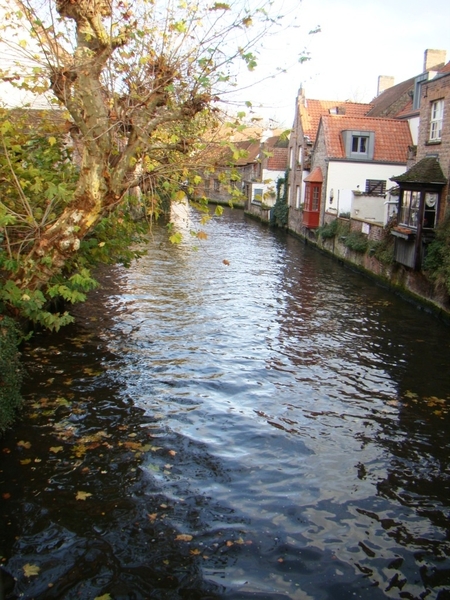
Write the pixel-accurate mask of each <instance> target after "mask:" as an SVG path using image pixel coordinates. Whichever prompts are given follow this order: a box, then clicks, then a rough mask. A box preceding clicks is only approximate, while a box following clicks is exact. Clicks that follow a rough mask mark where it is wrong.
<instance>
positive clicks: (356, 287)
mask: <svg viewBox="0 0 450 600" xmlns="http://www.w3.org/2000/svg"><path fill="white" fill-rule="evenodd" d="M200 219H201V217H200V216H198V215H197V214H196V213H195V212H193V211H189V210H187V209H182V208H181V207H180V208H178V209H177V212H176V214H175V215H174V220H175V222H176V225H177V227H178V228H179V229H180V230H182V231H183V241H182V243H181V244H180V245H177V246H174V245H172V244H170V243H169V242H168V239H167V230H166V228H165V227H164V226H163V225H155V226H154V228H153V231H152V235H151V239H150V240H149V243H148V255H147V256H145V257H144V258H143V259H142V260H140V261H139V262H138V263H136V264H134V265H133V266H132V267H131V268H130V269H128V270H126V269H122V268H112V269H110V270H108V271H106V272H105V273H104V274H103V275H102V278H101V279H102V288H101V289H99V290H97V291H96V292H95V293H93V294H92V296H91V298H90V300H89V302H88V303H87V304H86V305H85V306H83V307H81V308H80V309H78V322H77V324H76V325H74V326H70V327H68V328H67V329H66V330H65V333H64V334H63V335H61V334H60V335H48V334H39V335H36V336H35V337H34V338H33V340H32V341H31V342H30V343H29V344H28V347H27V348H26V353H25V358H24V359H25V363H26V367H27V369H28V376H27V379H26V382H25V386H24V395H25V397H26V407H25V409H24V413H23V420H22V421H21V422H20V423H19V424H18V426H17V428H16V429H14V431H12V432H9V433H8V434H7V435H5V436H4V438H3V439H2V440H1V442H0V444H1V453H0V470H1V472H0V486H1V491H0V494H1V497H0V502H1V532H0V557H1V558H0V561H1V562H0V565H1V570H2V582H3V583H2V586H3V588H0V589H2V591H0V598H8V599H9V598H26V599H52V598H55V599H59V598H63V599H70V600H72V599H80V598H81V599H85V600H93V599H101V600H108V599H115V600H119V599H137V600H141V599H146V598H151V599H161V600H177V599H189V600H208V599H217V600H218V599H222V598H223V599H234V600H240V599H242V600H244V599H247V598H253V599H258V600H262V599H266V600H278V599H285V598H290V599H292V600H349V599H350V600H352V599H353V598H355V599H363V600H380V599H384V598H396V599H397V598H406V599H411V600H412V599H414V600H416V599H427V600H431V599H436V600H448V599H449V598H450V536H449V533H450V519H449V517H450V471H449V456H450V428H449V425H450V417H449V403H450V371H449V365H450V335H449V333H450V330H449V328H448V327H447V326H446V325H444V324H443V323H441V322H439V321H438V320H437V319H436V318H435V317H433V316H431V315H429V314H427V313H425V312H423V311H421V310H419V309H418V308H417V307H415V306H413V305H411V304H409V303H407V302H406V301H404V300H402V299H401V298H399V297H397V296H395V295H393V294H392V293H390V292H389V291H388V290H385V289H383V288H381V287H379V286H377V285H375V283H374V282H372V281H371V280H368V279H365V278H364V277H362V276H361V275H359V274H357V273H354V272H352V271H350V270H348V269H346V268H344V267H343V266H342V265H340V264H339V263H337V262H336V261H333V260H331V259H330V258H328V257H327V256H324V255H322V254H320V253H319V252H317V251H315V250H314V249H311V248H310V247H308V246H305V245H303V244H302V243H301V242H300V241H299V240H297V239H294V238H292V237H289V236H286V235H285V234H284V233H283V232H279V231H272V230H270V229H268V228H266V227H263V226H261V225H260V224H258V223H255V222H254V221H251V220H248V219H247V218H246V217H245V216H244V215H243V214H242V212H241V211H231V210H227V211H226V212H225V215H224V216H223V217H221V218H220V219H213V220H212V221H211V222H210V223H209V224H208V225H207V226H206V227H205V228H204V229H205V231H207V232H208V236H209V237H208V239H203V240H199V239H197V238H194V237H193V236H191V235H190V231H192V230H198V229H199V228H200V229H202V226H201V224H200Z"/></svg>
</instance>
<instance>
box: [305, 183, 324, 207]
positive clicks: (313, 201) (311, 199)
mask: <svg viewBox="0 0 450 600" xmlns="http://www.w3.org/2000/svg"><path fill="white" fill-rule="evenodd" d="M321 191H322V184H321V183H310V182H309V181H308V182H307V183H306V188H305V210H309V211H314V212H317V211H318V210H319V208H320V194H321Z"/></svg>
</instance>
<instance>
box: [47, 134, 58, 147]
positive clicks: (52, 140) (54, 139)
mask: <svg viewBox="0 0 450 600" xmlns="http://www.w3.org/2000/svg"><path fill="white" fill-rule="evenodd" d="M48 143H49V144H50V146H54V145H55V144H56V138H55V137H53V136H50V137H49V138H48Z"/></svg>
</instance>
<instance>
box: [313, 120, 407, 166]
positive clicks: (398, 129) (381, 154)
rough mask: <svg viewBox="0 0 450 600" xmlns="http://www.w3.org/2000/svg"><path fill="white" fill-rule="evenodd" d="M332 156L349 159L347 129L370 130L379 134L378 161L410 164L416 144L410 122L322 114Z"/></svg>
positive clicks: (375, 159)
mask: <svg viewBox="0 0 450 600" xmlns="http://www.w3.org/2000/svg"><path fill="white" fill-rule="evenodd" d="M321 126H322V128H323V131H324V137H325V144H326V150H327V156H328V158H335V159H345V158H346V154H345V148H344V143H343V137H342V132H343V131H347V130H349V131H364V132H365V131H367V132H373V133H374V134H375V146H374V156H373V160H374V161H375V162H387V163H400V164H406V159H407V155H408V147H409V146H411V145H412V138H411V131H410V129H409V125H408V123H407V121H398V120H396V119H375V118H371V117H347V116H340V115H333V116H331V115H328V116H325V117H322V121H321Z"/></svg>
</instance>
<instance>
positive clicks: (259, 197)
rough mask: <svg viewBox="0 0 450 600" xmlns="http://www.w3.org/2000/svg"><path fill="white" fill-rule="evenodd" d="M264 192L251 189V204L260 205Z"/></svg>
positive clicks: (260, 189)
mask: <svg viewBox="0 0 450 600" xmlns="http://www.w3.org/2000/svg"><path fill="white" fill-rule="evenodd" d="M263 193H264V190H263V189H262V188H253V203H254V204H261V203H262V201H263Z"/></svg>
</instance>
